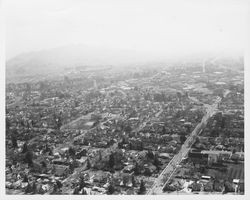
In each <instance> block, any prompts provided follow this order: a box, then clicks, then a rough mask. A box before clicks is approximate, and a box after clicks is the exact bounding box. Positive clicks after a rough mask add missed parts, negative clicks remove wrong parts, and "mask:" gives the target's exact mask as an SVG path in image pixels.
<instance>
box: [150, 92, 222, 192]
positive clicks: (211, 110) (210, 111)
mask: <svg viewBox="0 0 250 200" xmlns="http://www.w3.org/2000/svg"><path fill="white" fill-rule="evenodd" d="M220 101H221V98H220V97H217V98H216V100H215V102H214V103H213V104H212V105H211V106H207V111H206V114H205V115H204V116H203V118H202V120H201V122H200V123H199V124H198V125H197V126H196V127H195V129H194V130H193V131H192V133H191V134H190V135H189V137H188V138H187V139H186V141H185V143H184V144H183V145H182V148H181V149H180V151H179V153H178V154H176V155H175V156H174V157H173V158H172V160H171V161H170V162H169V163H168V165H167V166H166V167H165V168H164V170H163V171H162V172H161V174H160V175H159V176H158V178H157V179H156V180H155V182H154V184H153V186H152V188H151V189H150V190H149V191H148V192H147V194H149V195H150V194H162V193H163V188H164V187H165V185H166V184H168V182H169V180H170V179H171V177H172V175H173V173H174V172H175V170H176V168H177V167H178V165H179V164H180V163H181V161H182V159H183V158H184V157H186V155H187V154H188V152H189V150H190V148H191V146H192V145H193V143H194V142H195V140H196V136H198V135H199V134H200V133H201V132H202V131H203V128H204V127H205V126H206V124H207V121H208V119H209V118H210V117H212V116H213V115H214V114H215V113H216V111H217V107H218V104H219V103H220ZM165 177H168V179H167V180H165V181H164V178H165Z"/></svg>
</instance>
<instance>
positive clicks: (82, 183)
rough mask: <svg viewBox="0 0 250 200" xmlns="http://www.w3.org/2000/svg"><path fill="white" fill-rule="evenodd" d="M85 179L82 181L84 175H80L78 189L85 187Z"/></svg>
mask: <svg viewBox="0 0 250 200" xmlns="http://www.w3.org/2000/svg"><path fill="white" fill-rule="evenodd" d="M85 185H86V184H85V181H84V177H83V176H81V177H80V181H79V190H81V189H83V188H84V187H85Z"/></svg>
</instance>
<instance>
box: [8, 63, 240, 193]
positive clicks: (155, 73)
mask: <svg viewBox="0 0 250 200" xmlns="http://www.w3.org/2000/svg"><path fill="white" fill-rule="evenodd" d="M218 98H219V99H220V100H221V101H220V102H216V101H217V100H218ZM216 99H217V100H216ZM211 105H216V106H217V107H216V112H215V113H213V114H212V115H211V116H209V117H208V118H207V119H206V121H207V123H206V124H205V126H201V128H200V123H201V121H202V120H203V119H204V117H206V116H207V115H208V114H207V113H208V112H209V106H211ZM202 125H203V124H202ZM198 126H199V134H198V133H196V132H194V131H193V130H196V129H197V127H198ZM194 133H195V134H194ZM187 143H188V144H187ZM186 144H187V145H186ZM184 147H185V148H186V147H188V149H187V150H188V154H187V155H184V153H183V158H182V161H181V162H180V163H178V165H176V166H174V168H172V169H171V170H169V171H168V165H169V163H172V162H173V160H174V159H175V156H176V155H178V154H179V153H180V152H182V150H183V149H184ZM160 177H163V179H162V180H160ZM158 180H160V181H161V184H162V185H161V186H162V187H163V190H159V191H160V193H164V192H184V193H185V192H186V193H187V192H200V193H202V192H203V193H204V192H222V193H229V192H237V193H244V84H243V73H242V71H239V70H237V71H236V70H228V69H224V68H219V67H213V66H210V68H209V70H208V71H206V72H204V70H203V71H202V68H201V67H200V66H197V67H185V68H184V67H176V66H174V67H172V68H164V67H161V68H157V69H148V68H140V69H136V70H134V69H128V70H126V71H125V72H124V73H123V74H122V73H121V72H120V71H117V70H115V69H112V68H109V69H107V70H104V71H101V70H86V67H82V68H81V67H77V68H75V69H74V70H69V71H66V72H65V73H64V74H63V75H62V76H58V77H56V78H53V79H52V78H49V79H46V80H39V79H38V80H37V81H36V80H34V79H32V81H29V80H27V81H26V82H21V83H9V84H7V86H6V191H7V193H10V194H13V193H14V194H17V193H25V194H146V193H147V192H148V191H150V189H151V188H152V186H154V184H155V183H156V182H157V181H158ZM155 193H156V194H157V192H156V191H155Z"/></svg>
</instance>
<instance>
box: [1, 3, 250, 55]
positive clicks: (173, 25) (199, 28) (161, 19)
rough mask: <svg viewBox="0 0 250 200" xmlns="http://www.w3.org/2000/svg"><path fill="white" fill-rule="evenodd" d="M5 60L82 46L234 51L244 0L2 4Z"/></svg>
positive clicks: (242, 31) (242, 26)
mask: <svg viewBox="0 0 250 200" xmlns="http://www.w3.org/2000/svg"><path fill="white" fill-rule="evenodd" d="M4 6H5V11H6V14H5V17H6V55H7V58H10V57H12V56H15V55H17V54H19V53H23V52H27V51H33V50H41V49H47V48H52V47H57V46H62V45H68V44H76V43H82V44H87V45H100V46H105V47H106V46H107V47H115V48H125V49H132V50H137V51H148V52H153V53H155V54H162V55H165V54H166V55H172V54H184V53H190V52H193V53H197V52H203V51H221V50H223V51H228V50H230V51H239V50H242V49H243V47H244V41H245V35H246V24H247V22H246V13H247V8H248V6H247V1H244V0H207V1H206V0H172V1H167V0H164V1H160V0H149V1H147V0H100V1H96V0H6V1H5V2H4Z"/></svg>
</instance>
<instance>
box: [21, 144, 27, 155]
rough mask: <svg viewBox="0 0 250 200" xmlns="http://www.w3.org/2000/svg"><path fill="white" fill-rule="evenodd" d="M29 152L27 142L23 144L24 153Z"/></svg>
mask: <svg viewBox="0 0 250 200" xmlns="http://www.w3.org/2000/svg"><path fill="white" fill-rule="evenodd" d="M27 151H28V145H27V143H26V142H25V143H24V144H23V150H22V153H26V152H27Z"/></svg>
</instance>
